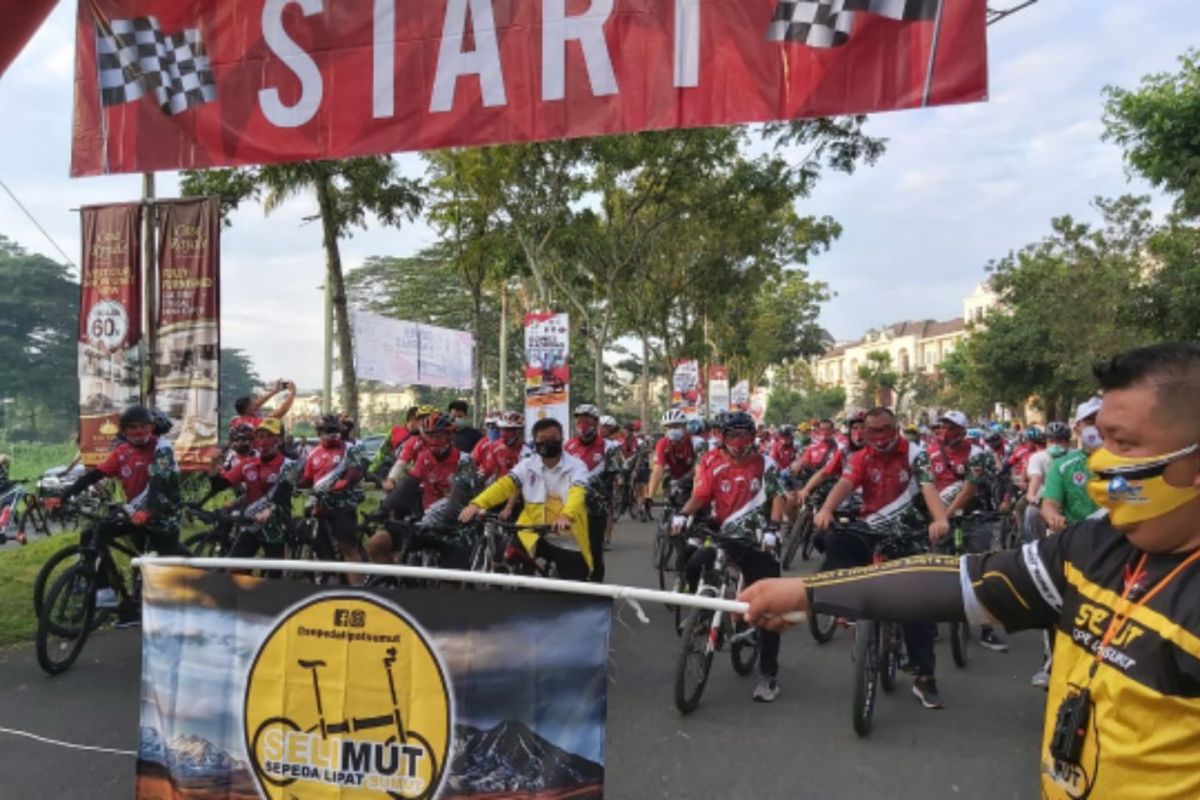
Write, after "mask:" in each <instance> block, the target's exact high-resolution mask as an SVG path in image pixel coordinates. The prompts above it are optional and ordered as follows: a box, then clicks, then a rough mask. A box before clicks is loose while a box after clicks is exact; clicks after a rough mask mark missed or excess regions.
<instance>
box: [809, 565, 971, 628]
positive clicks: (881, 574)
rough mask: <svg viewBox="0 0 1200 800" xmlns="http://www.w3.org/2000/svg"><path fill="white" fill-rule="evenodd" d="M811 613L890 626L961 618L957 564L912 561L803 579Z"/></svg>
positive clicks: (960, 592)
mask: <svg viewBox="0 0 1200 800" xmlns="http://www.w3.org/2000/svg"><path fill="white" fill-rule="evenodd" d="M804 583H805V585H806V586H807V588H808V604H809V609H810V610H811V611H814V612H817V613H821V614H837V615H839V616H845V617H849V618H851V619H878V620H886V621H889V622H923V621H950V622H953V621H961V620H962V619H964V618H965V611H964V597H963V590H962V582H961V578H960V567H959V560H958V559H957V558H955V557H953V556H938V555H928V556H914V557H912V558H903V559H899V560H897V561H889V562H887V563H885V564H880V565H878V566H874V567H858V568H856V569H840V570H831V571H829V572H820V573H817V574H816V575H810V576H809V577H807V578H805V579H804Z"/></svg>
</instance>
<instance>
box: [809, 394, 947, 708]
mask: <svg viewBox="0 0 1200 800" xmlns="http://www.w3.org/2000/svg"><path fill="white" fill-rule="evenodd" d="M864 439H865V441H866V444H867V446H866V447H863V448H861V449H859V450H858V451H856V452H855V453H853V454H852V455H851V456H850V457H849V459H848V460H847V462H846V467H845V469H844V470H843V471H842V476H841V478H840V479H839V480H838V482H837V485H835V486H834V487H833V491H831V492H830V493H829V496H828V497H827V498H825V503H824V504H823V505H822V506H821V510H820V511H818V512H817V513H816V516H814V517H813V524H814V525H815V526H816V528H817V529H818V530H821V531H828V530H829V529H830V527H831V526H832V525H833V515H834V512H835V510H836V509H837V507H838V506H839V505H841V503H842V501H844V500H845V499H846V498H847V497H849V496H850V493H851V492H853V491H855V490H860V491H861V492H862V500H863V503H862V510H861V511H860V512H859V519H861V520H862V521H863V522H866V523H867V524H868V525H871V526H875V525H882V524H887V523H891V522H896V521H900V522H902V523H904V524H906V525H909V526H914V525H917V524H920V525H921V526H922V527H924V519H923V518H922V516H921V514H920V512H919V509H918V508H917V506H916V505H915V504H914V501H915V500H916V498H917V497H918V495H921V496H922V497H923V498H924V500H925V503H926V506H927V508H928V509H929V510H930V511H931V512H932V513H933V514H935V515H936V514H944V508H943V506H942V505H941V503H940V501H939V499H938V496H937V490H936V489H935V488H934V487H933V485H932V484H922V485H920V487H919V488H918V480H917V475H918V465H917V456H918V455H919V451H918V450H917V448H916V447H913V446H911V445H910V444H909V442H908V440H907V439H905V438H904V437H902V436H900V431H899V428H898V427H897V425H896V415H895V414H894V413H893V412H892V410H891V409H889V408H884V407H882V406H881V407H878V408H873V409H871V410H870V411H868V412H867V413H866V415H865V425H864ZM935 522H937V523H944V522H945V518H944V516H942V517H936V518H935ZM872 552H873V545H872V543H871V542H869V541H867V540H866V539H864V538H863V537H862V536H861V535H858V534H855V533H853V532H850V531H836V532H833V533H829V534H827V535H826V537H825V560H824V561H823V562H822V564H821V571H822V572H827V571H829V570H837V569H850V568H853V567H862V566H866V565H867V564H870V563H871V558H872ZM936 635H937V626H936V625H934V623H932V622H916V623H908V624H906V625H905V626H904V637H905V644H906V646H907V649H908V656H909V662H910V663H911V664H912V666H913V670H914V675H915V678H914V681H913V694H914V695H915V696H916V697H917V699H918V700H920V701H921V703H922V705H924V706H925V707H926V708H942V707H943V704H942V699H941V697H940V696H939V694H938V690H937V681H936V678H935V670H936V666H937V662H936V660H935V656H934V652H933V642H934V638H935V637H936Z"/></svg>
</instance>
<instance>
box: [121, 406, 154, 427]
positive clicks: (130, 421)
mask: <svg viewBox="0 0 1200 800" xmlns="http://www.w3.org/2000/svg"><path fill="white" fill-rule="evenodd" d="M153 424H154V415H153V414H151V413H150V409H148V408H146V407H145V406H130V407H129V408H127V409H125V410H124V411H122V412H121V421H120V425H119V427H120V428H121V430H124V429H125V428H128V427H129V426H130V425H153Z"/></svg>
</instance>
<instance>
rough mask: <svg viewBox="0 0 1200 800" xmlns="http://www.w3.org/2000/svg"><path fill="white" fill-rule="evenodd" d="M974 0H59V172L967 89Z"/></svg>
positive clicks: (827, 110) (487, 140)
mask: <svg viewBox="0 0 1200 800" xmlns="http://www.w3.org/2000/svg"><path fill="white" fill-rule="evenodd" d="M985 25H986V7H985V0H420V2H401V1H400V0H359V2H334V0H237V2H231V1H230V0H79V18H78V26H77V31H76V38H77V41H76V45H77V46H76V54H77V55H76V63H75V67H76V68H75V123H74V137H73V153H72V165H71V172H72V174H73V175H95V174H102V173H117V172H138V171H152V170H160V169H180V168H202V167H214V166H229V165H237V164H258V163H269V162H281V161H298V160H312V159H330V158H345V157H349V156H357V155H368V154H373V153H390V152H397V151H402V150H425V149H433V148H440V147H454V146H465V145H485V144H499V143H511V142H527V141H539V140H549V139H564V138H571V137H579V136H596V135H603V134H614V133H628V132H633V131H646V130H665V129H670V128H689V127H702V126H712V125H730V124H737V123H749V122H764V121H769V120H788V119H798V118H803V117H819V116H833V115H839V114H855V113H866V112H872V111H884V110H891V109H902V108H916V107H921V106H928V105H939V104H946V103H962V102H969V101H977V100H983V99H984V98H985V97H986V94H987V38H986V34H985V30H986V28H985Z"/></svg>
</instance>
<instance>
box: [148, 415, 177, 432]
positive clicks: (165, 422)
mask: <svg viewBox="0 0 1200 800" xmlns="http://www.w3.org/2000/svg"><path fill="white" fill-rule="evenodd" d="M150 419H151V420H152V421H153V422H154V435H155V436H165V435H166V434H168V433H170V432H171V428H172V427H174V425H175V423H173V422H171V418H170V417H168V416H167V415H166V414H165V413H164V412H162V411H160V410H158V409H157V408H155V409H153V410H151V412H150Z"/></svg>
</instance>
